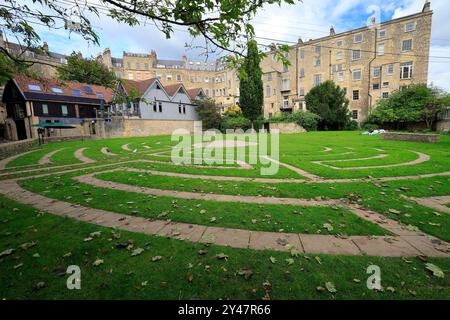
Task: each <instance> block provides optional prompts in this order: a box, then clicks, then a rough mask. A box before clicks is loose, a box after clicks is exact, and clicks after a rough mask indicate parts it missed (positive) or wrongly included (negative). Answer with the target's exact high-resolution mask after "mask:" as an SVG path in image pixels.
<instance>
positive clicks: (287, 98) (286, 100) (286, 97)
mask: <svg viewBox="0 0 450 320" xmlns="http://www.w3.org/2000/svg"><path fill="white" fill-rule="evenodd" d="M283 108H284V109H287V108H289V96H284V97H283Z"/></svg>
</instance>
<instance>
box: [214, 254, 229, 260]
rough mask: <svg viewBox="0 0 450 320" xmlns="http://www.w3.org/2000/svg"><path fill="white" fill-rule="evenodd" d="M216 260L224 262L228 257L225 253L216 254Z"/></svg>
mask: <svg viewBox="0 0 450 320" xmlns="http://www.w3.org/2000/svg"><path fill="white" fill-rule="evenodd" d="M216 258H217V259H219V260H223V259H225V260H228V256H227V255H226V254H225V253H219V254H216Z"/></svg>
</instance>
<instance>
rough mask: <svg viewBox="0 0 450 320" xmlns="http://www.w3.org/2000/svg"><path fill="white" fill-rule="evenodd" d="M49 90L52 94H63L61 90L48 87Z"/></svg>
mask: <svg viewBox="0 0 450 320" xmlns="http://www.w3.org/2000/svg"><path fill="white" fill-rule="evenodd" d="M50 89H51V90H52V92H53V93H57V94H62V93H64V91H63V90H62V89H61V88H57V87H50Z"/></svg>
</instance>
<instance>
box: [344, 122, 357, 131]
mask: <svg viewBox="0 0 450 320" xmlns="http://www.w3.org/2000/svg"><path fill="white" fill-rule="evenodd" d="M358 129H359V124H358V122H357V121H355V120H352V121H350V122H349V123H347V124H346V125H345V127H344V130H347V131H356V130H358Z"/></svg>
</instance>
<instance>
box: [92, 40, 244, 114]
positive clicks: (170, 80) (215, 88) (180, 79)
mask: <svg viewBox="0 0 450 320" xmlns="http://www.w3.org/2000/svg"><path fill="white" fill-rule="evenodd" d="M97 60H98V61H100V62H102V63H104V64H105V65H106V66H108V67H109V68H110V69H111V70H113V71H114V73H115V74H116V76H117V77H119V78H122V79H127V80H133V81H143V80H148V79H152V78H157V79H158V80H159V81H161V83H162V84H163V85H164V86H167V85H174V84H180V83H183V85H184V86H185V87H186V89H188V90H189V89H193V88H202V89H203V91H204V92H205V94H206V95H207V96H208V97H210V98H213V99H214V100H215V101H216V102H217V103H218V104H219V105H221V108H222V110H224V109H225V108H226V107H230V106H234V105H236V103H237V102H238V97H239V80H238V77H237V73H236V71H234V70H229V69H228V68H227V67H226V64H225V62H224V61H223V60H220V59H219V60H216V61H200V60H190V59H188V58H187V57H186V55H183V56H182V58H181V59H180V60H165V59H159V58H158V56H157V54H156V52H155V51H154V50H152V51H151V52H150V53H149V54H142V53H130V52H124V53H123V55H122V58H114V57H112V56H111V51H110V50H109V49H108V48H107V49H105V50H104V51H103V53H102V54H99V55H98V57H97Z"/></svg>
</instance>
